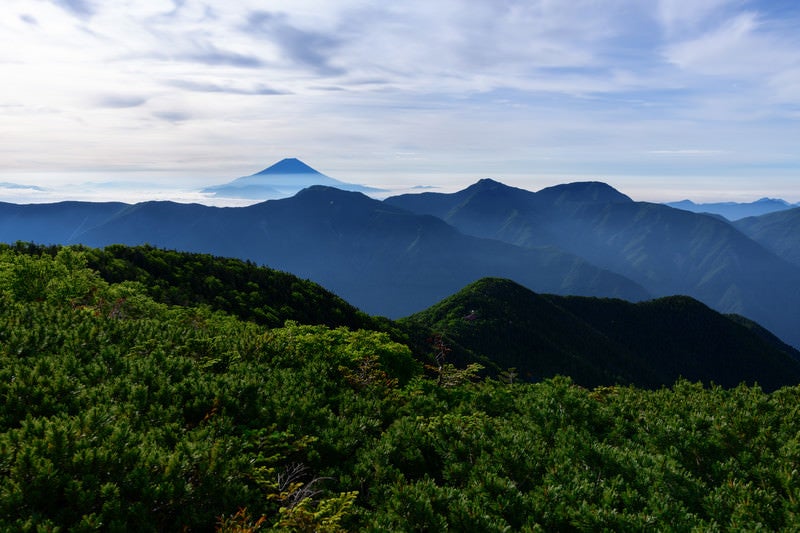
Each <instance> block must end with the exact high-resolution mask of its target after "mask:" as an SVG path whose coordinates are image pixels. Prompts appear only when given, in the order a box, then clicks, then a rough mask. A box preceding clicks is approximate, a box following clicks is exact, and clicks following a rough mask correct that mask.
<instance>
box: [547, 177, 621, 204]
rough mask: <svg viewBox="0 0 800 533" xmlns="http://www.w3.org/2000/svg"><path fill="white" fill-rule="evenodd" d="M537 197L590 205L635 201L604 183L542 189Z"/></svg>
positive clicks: (579, 183) (588, 182) (596, 182)
mask: <svg viewBox="0 0 800 533" xmlns="http://www.w3.org/2000/svg"><path fill="white" fill-rule="evenodd" d="M536 194H537V195H540V196H542V197H553V199H554V201H555V202H556V203H561V202H590V203H615V204H620V203H628V202H633V200H632V199H631V198H630V197H629V196H627V195H625V194H622V193H621V192H619V191H618V190H617V189H615V188H614V187H612V186H611V185H608V184H607V183H603V182H602V181H576V182H573V183H565V184H562V185H555V186H553V187H547V188H545V189H542V190H541V191H539V192H538V193H536Z"/></svg>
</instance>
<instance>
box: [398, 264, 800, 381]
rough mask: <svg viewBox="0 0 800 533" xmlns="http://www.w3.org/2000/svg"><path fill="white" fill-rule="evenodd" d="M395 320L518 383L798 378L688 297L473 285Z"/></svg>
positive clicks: (736, 327) (766, 349)
mask: <svg viewBox="0 0 800 533" xmlns="http://www.w3.org/2000/svg"><path fill="white" fill-rule="evenodd" d="M401 322H403V323H405V324H407V325H413V326H415V327H418V328H422V327H425V328H428V330H429V331H430V332H431V334H441V335H443V336H444V339H445V342H448V343H450V344H451V346H452V349H453V352H452V355H451V359H453V360H458V361H459V362H462V363H463V362H465V361H478V362H481V363H483V364H484V365H486V366H487V367H488V368H489V370H490V371H494V372H497V371H498V370H501V369H507V368H511V367H514V368H516V369H517V372H518V373H519V375H520V376H521V377H522V378H523V379H530V380H539V379H542V378H546V377H550V376H553V375H556V374H564V375H569V376H571V377H572V378H573V379H574V380H575V381H576V382H577V383H580V384H582V385H585V386H595V385H609V384H614V383H630V384H636V385H638V386H643V387H658V386H661V385H668V384H671V383H673V382H674V381H675V380H676V379H677V378H678V377H681V376H682V377H685V378H688V379H690V380H701V381H704V382H705V383H710V382H712V381H713V382H715V383H717V384H720V385H723V386H735V385H737V384H739V383H740V382H748V383H752V382H758V383H759V384H760V385H761V386H763V387H764V388H766V389H774V388H777V387H780V386H782V385H789V384H796V383H798V382H799V381H800V362H798V361H799V360H800V352H798V351H797V350H795V349H793V348H791V347H789V346H787V345H786V344H783V343H781V342H780V341H778V340H777V339H776V338H774V337H771V338H770V337H769V336H768V335H762V334H760V333H759V332H756V331H754V330H753V329H752V328H748V327H746V326H745V325H743V324H742V323H741V319H739V318H737V319H736V320H733V319H731V318H729V317H727V316H723V315H721V314H719V313H717V312H716V311H713V310H711V309H709V308H708V307H707V306H705V305H703V304H701V303H700V302H698V301H696V300H694V299H692V298H688V297H668V298H661V299H657V300H652V301H647V302H642V303H638V304H633V303H630V302H625V301H622V300H617V299H599V298H582V297H559V296H554V295H540V294H536V293H534V292H532V291H530V290H528V289H526V288H524V287H522V286H520V285H518V284H516V283H514V282H512V281H509V280H503V279H482V280H479V281H477V282H475V283H473V284H471V285H469V286H467V287H465V288H464V289H463V290H461V291H459V292H458V293H456V294H454V295H453V296H450V297H448V298H446V299H444V300H443V301H441V302H439V303H437V304H436V305H434V306H432V307H430V308H429V309H427V310H425V311H422V312H420V313H416V314H414V315H412V316H411V317H408V318H407V319H403V320H402V321H401Z"/></svg>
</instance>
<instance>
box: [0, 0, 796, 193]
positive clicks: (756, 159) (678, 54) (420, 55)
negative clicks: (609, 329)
mask: <svg viewBox="0 0 800 533" xmlns="http://www.w3.org/2000/svg"><path fill="white" fill-rule="evenodd" d="M798 28H800V3H798V2H794V1H784V2H781V1H747V0H660V1H659V0H603V1H588V0H571V1H569V2H566V1H563V0H526V1H521V0H520V1H516V0H436V1H430V0H425V1H418V0H405V1H402V2H378V1H363V0H337V1H336V2H331V1H324V0H291V1H289V0H286V1H265V0H226V1H225V2H222V1H213V2H212V1H201V0H103V1H101V0H3V2H2V4H0V73H2V74H1V75H2V79H3V82H2V83H0V200H10V201H14V200H15V199H16V198H22V196H20V195H22V194H28V196H26V197H24V198H23V200H30V201H34V200H36V201H43V200H47V199H60V198H62V197H64V198H66V197H70V198H83V199H104V198H109V199H111V198H115V196H114V195H115V194H116V195H119V194H120V193H119V191H120V190H123V189H124V190H125V191H126V192H125V193H124V194H125V195H127V196H126V198H128V199H131V200H138V199H144V197H156V198H161V197H163V198H176V199H188V200H191V199H198V198H197V197H195V196H192V194H191V193H189V192H187V191H191V190H193V189H197V188H200V187H202V186H205V185H209V184H214V183H222V182H226V181H229V180H231V179H234V178H236V177H239V176H242V175H247V174H251V173H253V172H256V171H258V170H261V169H262V168H264V167H266V166H268V165H270V164H272V163H274V162H275V161H277V160H279V159H281V158H284V157H299V158H301V159H303V160H304V161H305V162H306V163H308V164H310V165H311V166H313V167H315V168H317V169H318V170H320V171H322V172H324V173H326V174H328V175H330V176H332V177H335V178H337V179H340V180H343V181H350V182H354V181H355V182H361V183H365V184H368V185H373V186H376V187H384V188H392V189H403V188H407V187H412V186H414V185H431V186H436V187H439V188H441V190H455V189H459V188H462V187H464V186H467V185H469V184H470V183H472V182H474V181H476V180H477V179H480V178H483V177H493V178H495V179H498V180H500V181H503V182H505V183H508V184H511V185H516V186H521V187H524V188H528V189H531V190H538V189H540V188H542V187H545V186H549V185H553V184H556V183H563V182H568V181H577V180H587V179H593V180H601V181H606V182H607V183H610V184H611V185H613V186H615V187H617V188H619V189H620V190H622V191H623V192H625V193H626V194H629V195H630V196H632V197H634V198H635V199H640V200H651V201H668V200H678V199H682V198H691V199H693V200H696V201H705V200H738V201H748V200H753V199H756V198H759V197H762V196H773V197H778V196H780V197H784V198H786V199H787V200H790V201H793V202H797V201H800V186H799V185H800V32H798V31H797V29H798ZM4 182H5V183H13V184H16V185H36V186H39V187H42V188H43V189H44V190H43V191H37V190H33V189H31V190H29V191H27V192H26V189H24V188H23V189H20V188H18V187H15V188H11V187H3V185H2V183H4ZM21 191H22V192H21ZM180 191H183V192H180ZM181 195H182V196H181ZM140 196H141V198H140Z"/></svg>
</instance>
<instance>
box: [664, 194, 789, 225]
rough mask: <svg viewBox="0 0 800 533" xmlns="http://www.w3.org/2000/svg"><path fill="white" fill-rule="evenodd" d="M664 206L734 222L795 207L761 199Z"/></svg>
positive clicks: (768, 199)
mask: <svg viewBox="0 0 800 533" xmlns="http://www.w3.org/2000/svg"><path fill="white" fill-rule="evenodd" d="M665 205H668V206H670V207H674V208H676V209H683V210H684V211H691V212H693V213H711V214H715V215H720V216H723V217H725V218H726V219H728V220H731V221H734V220H739V219H742V218H746V217H756V216H760V215H766V214H767V213H774V212H777V211H784V210H786V209H791V208H793V207H795V206H794V205H792V204H790V203H789V202H787V201H786V200H782V199H780V198H761V199H760V200H756V201H755V202H745V203H740V202H714V203H701V204H696V203H694V202H692V201H691V200H681V201H680V202H668V203H666V204H665Z"/></svg>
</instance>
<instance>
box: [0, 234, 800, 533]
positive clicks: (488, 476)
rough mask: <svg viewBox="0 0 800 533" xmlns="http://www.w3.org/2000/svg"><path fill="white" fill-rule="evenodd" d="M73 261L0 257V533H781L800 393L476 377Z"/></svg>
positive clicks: (797, 457) (791, 511) (358, 335)
mask: <svg viewBox="0 0 800 533" xmlns="http://www.w3.org/2000/svg"><path fill="white" fill-rule="evenodd" d="M93 254H94V252H92V251H81V250H76V249H71V248H63V249H57V250H54V253H52V254H51V253H44V254H35V253H22V251H19V250H17V249H15V248H11V247H6V248H5V249H2V250H0V398H2V402H0V530H19V531H89V530H98V529H99V530H110V531H124V530H154V529H158V530H168V531H176V530H182V529H185V530H192V531H213V530H215V529H217V530H221V531H248V530H250V531H255V530H269V529H279V530H300V531H312V530H317V531H342V530H376V531H377V530H380V531H386V530H396V531H414V530H417V531H422V530H429V531H436V530H447V529H451V530H464V531H507V530H528V531H534V530H584V531H595V530H601V529H611V530H620V529H621V530H643V529H664V528H666V527H669V528H673V529H677V530H689V529H692V528H701V529H704V530H721V529H737V530H742V529H747V530H754V529H759V528H760V529H767V530H779V529H786V530H796V529H797V527H798V524H800V517H799V515H798V513H800V482H799V481H798V473H797V472H798V469H799V468H800V464H799V463H800V417H799V416H798V409H800V407H799V406H800V387H785V388H782V389H779V390H777V391H775V392H772V393H769V394H768V393H765V392H763V391H762V390H761V389H760V388H758V387H748V386H744V385H742V386H738V387H735V388H728V389H725V388H721V387H717V386H714V387H709V388H704V387H703V386H702V385H701V384H700V383H690V382H688V381H678V382H677V383H675V384H674V385H673V386H671V387H670V388H662V389H658V390H651V391H648V390H643V389H638V388H633V387H621V386H620V387H603V388H595V389H587V388H583V387H579V386H577V385H575V384H574V383H573V382H572V381H571V380H570V379H569V378H562V377H557V378H552V379H548V380H544V381H541V382H539V383H535V384H524V383H520V382H519V381H516V380H514V379H513V376H512V374H509V373H506V374H505V375H504V378H503V379H497V380H495V379H485V380H481V381H475V380H474V373H473V372H472V370H474V368H471V369H463V368H462V369H457V368H454V367H450V366H448V365H446V364H445V365H442V368H441V370H439V369H437V368H436V365H435V364H433V363H434V360H433V358H432V357H431V358H430V360H427V359H428V356H432V355H434V347H431V353H430V354H426V353H412V351H411V350H410V349H409V348H408V347H407V346H405V345H403V344H400V343H397V342H395V341H393V340H392V339H391V338H390V337H389V335H388V334H386V333H381V332H375V331H369V330H363V329H362V330H352V329H349V328H345V327H329V326H326V325H301V324H298V323H294V322H287V323H285V324H283V325H282V326H280V327H267V326H264V325H260V324H256V323H254V322H249V321H244V320H242V319H240V318H237V317H234V316H233V315H231V314H228V313H224V312H221V311H214V310H213V309H212V308H210V307H209V306H207V305H194V304H193V305H190V306H172V305H167V304H166V303H163V302H159V301H156V300H155V299H154V298H153V297H152V295H151V294H149V292H148V289H147V288H146V286H145V285H144V284H143V282H140V281H122V282H118V283H110V282H108V281H106V280H104V279H103V278H102V277H101V276H100V275H99V274H98V273H97V271H95V270H92V269H89V268H88V266H87V265H88V261H89V259H91V258H93V257H95V259H96V256H93ZM155 255H157V254H154V256H155ZM95 259H92V260H95ZM186 260H187V261H189V260H191V257H187V259H186ZM215 277H217V278H218V279H222V278H221V277H220V276H217V275H215ZM190 301H193V299H190ZM420 360H427V362H428V363H429V366H433V367H434V370H432V371H429V372H428V374H429V375H428V377H426V375H425V374H424V373H423V369H422V365H421V364H420ZM437 370H438V371H439V373H440V375H438V376H437V375H436V371H437ZM442 373H446V376H444V377H445V378H446V379H442V375H441V374H442ZM431 374H432V375H431Z"/></svg>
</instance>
